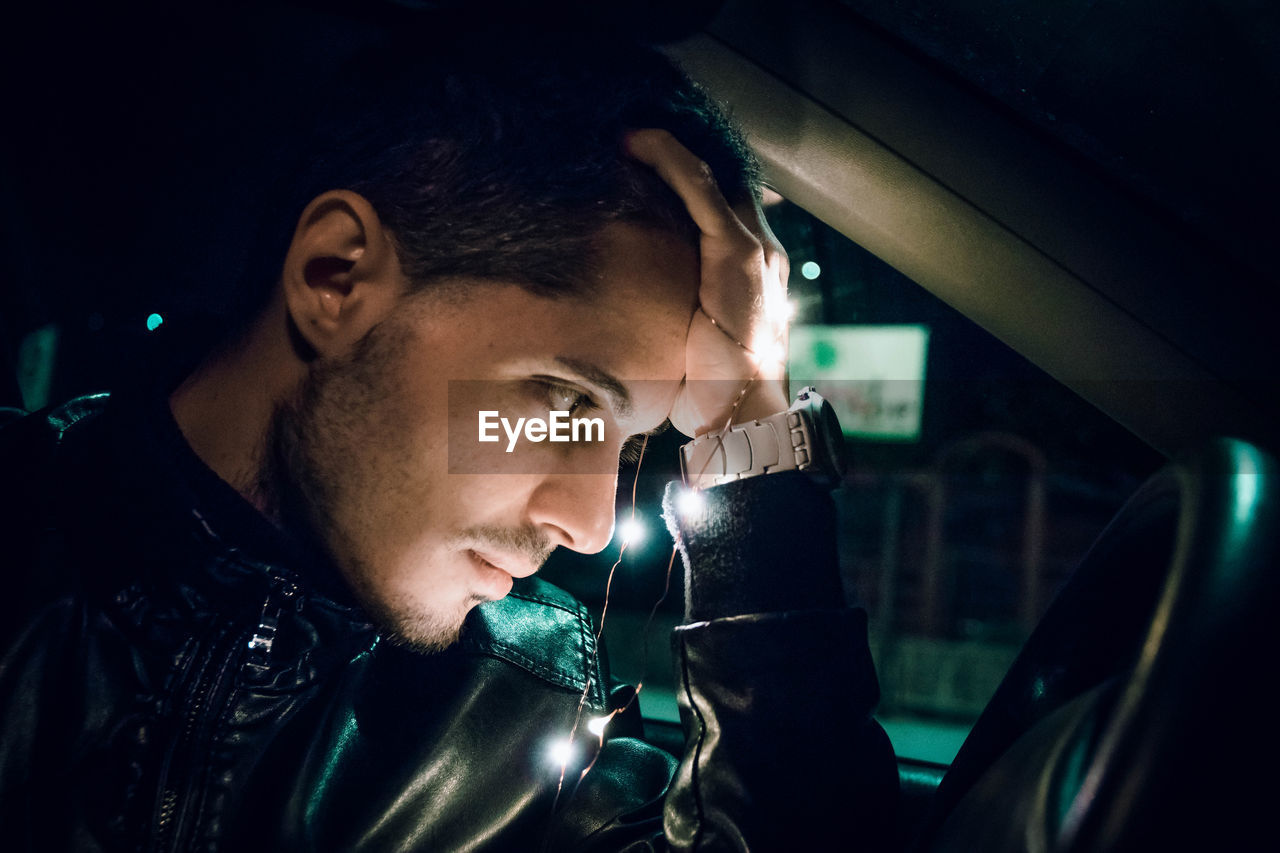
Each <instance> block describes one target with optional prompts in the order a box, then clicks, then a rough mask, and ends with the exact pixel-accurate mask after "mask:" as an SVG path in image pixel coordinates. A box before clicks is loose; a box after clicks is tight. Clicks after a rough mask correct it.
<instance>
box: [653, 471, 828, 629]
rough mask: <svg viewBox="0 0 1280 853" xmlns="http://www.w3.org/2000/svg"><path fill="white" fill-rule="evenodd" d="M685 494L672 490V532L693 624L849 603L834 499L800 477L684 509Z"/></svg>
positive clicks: (714, 496) (722, 494) (667, 504)
mask: <svg viewBox="0 0 1280 853" xmlns="http://www.w3.org/2000/svg"><path fill="white" fill-rule="evenodd" d="M682 488H683V486H681V485H680V484H679V483H669V484H668V485H667V491H666V495H665V496H664V498H663V501H662V509H663V518H664V519H665V520H666V523H667V529H668V530H669V531H671V535H672V536H674V537H675V539H676V546H677V547H678V548H679V550H680V555H681V557H682V558H683V559H684V567H685V616H686V618H687V619H688V620H689V621H690V622H698V621H703V620H707V619H718V618H721V617H725V616H740V615H744V614H748V613H769V612H779V611H784V610H810V609H821V608H838V607H843V606H844V604H845V601H844V594H843V592H842V590H841V584H840V570H839V563H838V561H837V559H836V546H835V541H836V540H835V506H834V504H833V502H832V500H831V496H830V494H828V493H827V491H826V490H824V489H823V488H821V487H820V486H818V485H817V484H815V483H814V482H813V481H812V480H811V479H810V478H809V476H808V475H806V474H802V473H799V472H786V473H779V474H768V475H765V476H761V477H750V478H748V479H745V480H738V481H736V482H732V483H725V484H723V485H720V486H715V487H712V488H709V489H704V490H702V491H701V492H700V493H699V494H700V495H701V496H702V498H703V501H702V502H701V504H700V506H698V507H697V508H695V509H692V510H689V511H683V512H682V511H679V510H678V509H677V496H678V495H679V491H680V490H681V489H682Z"/></svg>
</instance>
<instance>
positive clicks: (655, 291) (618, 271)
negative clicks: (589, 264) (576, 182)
mask: <svg viewBox="0 0 1280 853" xmlns="http://www.w3.org/2000/svg"><path fill="white" fill-rule="evenodd" d="M599 258H600V260H599V263H598V265H597V269H596V275H595V280H594V281H593V282H592V284H593V287H592V288H591V289H590V292H589V293H588V294H586V295H584V296H580V297H574V298H573V300H572V301H573V302H574V303H575V305H574V310H575V312H577V316H578V318H579V319H578V324H579V326H580V331H581V332H582V333H583V334H584V336H585V337H586V338H587V340H583V341H581V342H582V343H584V344H588V345H589V339H590V337H591V336H595V335H607V336H609V337H608V338H607V339H604V340H598V341H597V342H596V345H597V346H600V347H607V348H608V349H610V351H611V352H610V355H611V357H612V358H616V359H617V360H618V363H617V364H616V365H615V368H616V370H617V371H619V372H618V373H617V375H619V376H621V377H622V378H625V379H670V378H673V377H674V378H679V377H681V376H683V375H684V347H685V340H686V338H687V336H688V331H689V319H690V317H691V316H692V314H693V311H694V308H695V307H696V306H697V304H698V254H697V251H696V250H695V249H694V248H693V247H692V246H690V245H689V244H688V243H686V242H684V241H683V240H681V239H680V238H679V237H677V236H675V235H673V234H669V233H666V232H663V231H659V230H657V229H652V228H646V227H642V226H638V225H631V224H625V223H612V224H610V225H608V226H606V227H605V229H604V230H603V231H602V232H601V236H600V240H599ZM574 337H579V336H576V335H575V336H574Z"/></svg>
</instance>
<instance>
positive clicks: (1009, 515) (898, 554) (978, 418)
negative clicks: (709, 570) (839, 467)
mask: <svg viewBox="0 0 1280 853" xmlns="http://www.w3.org/2000/svg"><path fill="white" fill-rule="evenodd" d="M766 201H767V202H769V203H768V205H767V206H768V214H769V220H770V222H771V224H772V226H773V228H774V230H775V231H776V232H777V234H778V237H779V239H780V240H781V241H782V242H783V244H784V245H785V246H786V247H787V250H788V253H789V254H790V257H791V278H790V282H789V287H790V295H791V299H792V301H793V303H794V304H795V310H796V314H795V319H794V325H793V330H792V337H791V342H790V360H789V369H790V375H791V380H792V386H793V389H792V390H793V391H795V390H798V388H799V387H800V385H802V384H809V383H811V384H813V385H814V386H815V387H816V388H817V390H818V391H819V393H821V394H823V395H824V396H825V397H827V398H828V399H830V400H831V401H832V403H833V405H834V406H835V407H836V410H837V413H838V414H839V415H840V419H841V423H842V428H843V430H844V432H845V436H846V444H847V447H848V450H849V452H850V457H851V466H850V470H849V472H848V474H847V476H846V479H845V482H844V485H843V487H842V488H841V489H840V490H839V491H837V492H836V505H837V512H838V522H839V543H838V544H839V553H840V571H841V575H842V579H843V582H844V586H845V590H846V596H847V597H848V598H849V599H850V600H851V601H852V600H856V601H858V602H859V603H861V604H862V606H864V607H866V609H867V610H868V613H869V615H870V620H871V643H872V653H873V655H874V657H875V660H876V665H877V670H878V672H879V676H880V681H881V690H882V699H881V704H880V709H879V712H878V715H877V716H878V718H879V719H880V721H881V723H882V724H883V725H884V727H885V729H886V731H887V732H888V733H889V735H890V738H891V739H892V740H893V742H894V747H895V749H896V750H897V752H898V754H899V755H900V756H904V757H909V758H914V759H919V760H924V761H933V762H937V763H941V764H946V763H949V762H950V761H951V759H952V758H953V757H954V755H955V753H956V751H957V750H958V748H959V746H960V743H961V742H962V741H963V738H964V736H965V735H966V734H967V732H968V730H969V728H970V727H971V725H972V724H973V721H974V720H975V719H976V718H977V715H978V714H979V713H980V711H981V710H982V708H983V707H984V706H985V704H986V702H987V700H988V699H989V698H990V696H991V694H992V693H993V692H994V691H995V688H996V686H997V685H998V684H999V681H1000V679H1001V677H1002V676H1003V674H1004V672H1005V670H1006V669H1007V668H1008V666H1009V664H1010V663H1011V662H1012V660H1013V658H1014V657H1015V655H1016V654H1017V652H1018V649H1019V648H1020V646H1021V644H1022V643H1023V641H1024V640H1025V639H1026V637H1027V636H1028V634H1029V633H1030V630H1031V628H1032V626H1033V625H1034V624H1035V622H1036V620H1037V619H1038V618H1039V616H1040V615H1041V614H1042V613H1043V611H1044V609H1045V608H1046V607H1047V605H1048V603H1049V602H1050V600H1051V599H1052V598H1053V595H1054V593H1055V592H1056V591H1057V589H1058V588H1059V587H1060V586H1061V584H1062V583H1063V581H1064V579H1065V578H1066V577H1067V575H1068V574H1069V573H1070V571H1071V569H1072V567H1073V565H1074V564H1075V563H1076V561H1077V560H1078V559H1079V558H1080V557H1081V556H1082V555H1083V554H1084V552H1085V551H1086V550H1087V548H1088V547H1089V544H1090V543H1091V541H1092V540H1093V538H1094V537H1095V536H1096V535H1097V534H1098V533H1099V532H1100V531H1101V529H1102V527H1103V526H1104V525H1105V524H1106V522H1107V520H1108V519H1109V518H1110V517H1111V515H1112V514H1113V513H1114V512H1115V511H1116V510H1117V509H1118V508H1119V507H1120V505H1121V504H1122V503H1123V502H1124V500H1125V499H1126V497H1127V496H1128V495H1129V494H1130V493H1131V492H1132V491H1133V490H1134V489H1135V488H1136V487H1137V486H1138V485H1139V484H1140V483H1141V481H1142V480H1143V479H1145V478H1146V477H1147V476H1148V475H1149V474H1151V473H1152V472H1154V471H1155V470H1156V469H1157V468H1158V467H1159V466H1160V464H1161V462H1162V461H1163V460H1162V458H1161V457H1160V456H1159V454H1157V453H1156V452H1155V451H1153V450H1151V449H1150V448H1149V447H1147V446H1146V445H1145V444H1143V443H1142V442H1141V441H1139V440H1138V439H1137V438H1135V437H1134V436H1132V435H1131V434H1129V433H1128V432H1126V431H1125V430H1124V429H1123V428H1122V427H1120V426H1119V425H1118V424H1116V423H1114V422H1113V421H1111V420H1110V419H1109V418H1107V417H1106V416H1105V415H1103V414H1102V413H1100V412H1099V411H1097V410H1096V409H1094V408H1093V407H1092V406H1091V405H1090V404H1089V403H1087V402H1085V401H1084V400H1082V399H1081V398H1079V397H1078V396H1076V395H1075V394H1074V393H1073V392H1071V391H1070V390H1068V389H1067V388H1065V387H1064V386H1062V385H1060V384H1059V383H1057V382H1055V381H1054V380H1053V379H1052V378H1050V377H1049V376H1047V375H1045V374H1044V373H1043V372H1042V371H1040V370H1039V369H1038V368H1036V367H1035V366H1034V365H1032V364H1030V363H1029V362H1027V361H1026V360H1025V359H1023V358H1022V357H1021V356H1019V355H1018V354H1017V353H1016V352H1014V351H1013V350H1011V349H1010V348H1008V347H1007V346H1005V345H1004V344H1002V343H1001V342H999V341H998V340H996V339H995V338H993V337H992V336H991V335H989V334H988V333H986V332H985V331H983V330H982V329H981V328H979V327H978V326H977V325H975V324H974V323H972V322H971V321H969V320H968V319H966V318H965V317H963V316H962V315H960V314H959V313H958V312H956V311H954V310H953V309H951V308H950V307H948V306H947V305H945V304H944V303H942V302H941V301H940V300H938V299H937V298H936V297H934V296H933V295H932V294H930V293H929V292H927V291H926V290H924V289H923V288H921V287H920V286H918V285H916V284H915V283H914V282H912V281H911V280H910V279H908V278H906V277H905V276H903V275H902V274H900V273H898V272H897V271H895V270H894V269H892V268H891V267H889V266H888V265H886V264H885V263H883V262H882V261H880V260H879V259H877V258H876V257H875V256H873V255H871V254H870V253H869V252H867V251H865V250H864V249H862V248H861V247H859V246H857V245H856V244H854V243H853V242H851V241H849V240H848V239H846V238H845V237H843V236H842V235H840V234H838V233H837V232H835V231H834V230H832V229H830V228H828V227H827V226H825V225H823V224H822V223H821V222H819V221H817V220H816V219H814V218H813V217H812V216H810V215H809V214H807V213H806V212H805V211H804V210H802V209H800V208H799V207H797V206H795V205H793V204H790V203H788V202H786V201H785V200H782V199H781V198H779V197H777V196H776V194H770V197H769V198H767V199H766ZM685 440H686V439H684V437H683V436H680V435H678V434H675V433H674V432H673V431H668V432H667V433H664V434H662V435H659V436H657V437H655V438H653V439H651V440H650V443H649V446H648V447H647V449H646V452H645V454H644V458H643V459H642V460H641V462H640V466H639V473H638V475H637V468H636V466H635V465H630V466H627V467H625V468H624V469H623V470H622V472H621V474H620V477H619V497H618V520H619V525H618V532H617V533H616V534H615V537H614V541H613V542H612V543H611V544H610V546H609V548H608V549H606V551H605V552H603V553H602V554H599V555H596V556H593V557H584V556H582V555H575V554H560V553H558V554H557V555H556V556H554V557H553V558H552V560H551V562H550V563H549V564H548V566H547V568H546V569H545V572H546V575H547V576H548V577H549V578H550V579H551V580H553V582H556V583H559V584H561V585H563V586H565V587H567V588H569V590H570V591H571V592H573V593H574V594H576V595H578V596H579V597H580V598H581V599H582V600H584V601H585V602H586V603H587V604H588V605H589V606H590V607H592V608H593V609H594V611H595V613H596V616H597V618H599V616H600V614H601V612H602V611H604V607H605V587H606V583H607V584H608V587H609V597H608V609H607V612H606V613H605V623H604V635H605V639H606V642H607V645H608V652H609V656H610V660H611V664H612V667H613V670H614V672H615V674H616V675H617V676H618V677H620V678H622V679H624V680H627V681H629V682H632V683H636V682H642V687H641V705H642V708H643V710H644V712H645V715H646V716H647V717H649V718H651V719H656V720H667V721H675V720H677V715H676V704H675V698H674V691H673V685H674V675H673V673H672V671H671V664H670V653H669V639H668V637H669V634H670V630H671V628H672V627H674V626H675V625H676V624H678V623H679V621H680V616H681V611H682V607H683V588H682V584H681V581H682V578H681V567H680V565H679V562H678V561H676V562H675V564H674V568H673V569H672V571H671V575H670V578H668V566H669V565H670V564H671V540H670V537H669V536H668V534H667V533H666V531H665V530H664V529H663V525H662V521H661V518H660V512H661V499H662V493H663V489H664V488H665V485H666V483H667V482H669V481H671V480H674V479H678V478H679V468H678V465H677V463H676V451H677V448H678V447H679V445H680V444H681V443H682V442H683V441H685ZM633 491H634V495H635V500H634V509H633V500H632V494H633ZM802 533H803V531H798V535H802ZM627 537H630V539H629V542H628V544H627V547H626V549H625V552H624V553H623V555H622V558H621V560H619V549H620V546H621V544H622V540H623V539H624V538H627ZM615 563H616V566H615V565H614V564H615ZM611 568H613V576H612V580H611V581H609V580H608V577H609V573H610V569H611ZM664 590H665V591H666V597H665V599H664V598H663V597H662V596H663V592H664ZM813 665H815V666H817V665H821V664H820V662H814V664H813Z"/></svg>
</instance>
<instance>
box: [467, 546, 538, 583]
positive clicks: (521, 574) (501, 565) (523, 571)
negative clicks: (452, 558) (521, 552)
mask: <svg viewBox="0 0 1280 853" xmlns="http://www.w3.org/2000/svg"><path fill="white" fill-rule="evenodd" d="M469 550H470V551H471V554H472V555H473V556H475V557H476V559H478V560H480V561H481V562H484V563H486V564H488V565H489V566H490V567H492V568H495V569H498V570H499V571H503V572H506V573H507V574H509V575H511V577H513V578H527V577H528V576H529V575H531V574H533V573H534V572H536V571H537V570H538V567H537V566H536V565H534V564H532V563H530V562H529V561H528V560H525V559H522V558H520V557H517V556H514V555H510V554H502V553H499V552H495V551H477V550H476V549H474V548H471V549H469Z"/></svg>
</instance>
